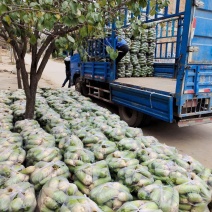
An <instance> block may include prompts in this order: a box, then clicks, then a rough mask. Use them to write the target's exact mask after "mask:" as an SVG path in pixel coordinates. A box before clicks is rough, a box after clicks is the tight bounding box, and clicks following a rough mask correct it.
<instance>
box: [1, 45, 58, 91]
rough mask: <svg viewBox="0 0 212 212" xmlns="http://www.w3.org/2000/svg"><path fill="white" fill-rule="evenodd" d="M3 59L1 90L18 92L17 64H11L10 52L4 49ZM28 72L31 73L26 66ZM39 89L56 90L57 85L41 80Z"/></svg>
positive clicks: (2, 51)
mask: <svg viewBox="0 0 212 212" xmlns="http://www.w3.org/2000/svg"><path fill="white" fill-rule="evenodd" d="M0 51H1V56H0V57H1V58H0V90H6V89H9V90H16V89H17V88H18V85H17V75H16V67H15V63H14V62H13V63H12V62H11V57H10V52H9V51H7V50H5V49H2V50H0ZM26 68H27V70H28V71H29V69H30V66H29V65H26ZM38 87H51V88H54V87H55V85H54V83H53V82H51V81H50V80H46V79H43V78H41V80H40V81H39V84H38Z"/></svg>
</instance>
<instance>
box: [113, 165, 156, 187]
mask: <svg viewBox="0 0 212 212" xmlns="http://www.w3.org/2000/svg"><path fill="white" fill-rule="evenodd" d="M117 179H118V180H119V182H120V183H122V184H124V185H126V186H127V187H128V188H129V189H130V190H131V191H138V190H139V189H140V188H142V187H143V186H146V185H150V184H152V183H154V179H153V176H152V174H151V173H150V172H149V171H148V168H147V167H146V166H142V165H135V166H128V167H126V168H123V169H120V170H119V171H118V174H117Z"/></svg>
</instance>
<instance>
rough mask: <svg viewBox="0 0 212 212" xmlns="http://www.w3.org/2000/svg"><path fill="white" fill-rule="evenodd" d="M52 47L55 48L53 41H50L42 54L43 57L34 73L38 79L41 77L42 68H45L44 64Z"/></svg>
mask: <svg viewBox="0 0 212 212" xmlns="http://www.w3.org/2000/svg"><path fill="white" fill-rule="evenodd" d="M54 48H55V42H54V41H52V42H51V44H50V45H49V46H48V49H47V50H46V52H45V55H44V57H43V59H42V61H41V64H40V66H39V68H38V70H37V74H36V75H37V79H38V81H39V80H40V78H41V75H42V73H43V70H44V68H45V66H46V64H47V62H48V59H49V57H50V55H51V54H52V52H53V50H54Z"/></svg>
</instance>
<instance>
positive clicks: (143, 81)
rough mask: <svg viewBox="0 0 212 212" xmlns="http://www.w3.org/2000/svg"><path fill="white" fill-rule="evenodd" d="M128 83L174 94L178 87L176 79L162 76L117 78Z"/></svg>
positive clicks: (118, 80)
mask: <svg viewBox="0 0 212 212" xmlns="http://www.w3.org/2000/svg"><path fill="white" fill-rule="evenodd" d="M115 82H119V83H122V84H126V85H135V86H139V87H141V88H149V89H154V90H159V91H165V92H169V93H172V94H174V93H175V89H176V79H169V78H161V77H130V78H119V79H117V80H115Z"/></svg>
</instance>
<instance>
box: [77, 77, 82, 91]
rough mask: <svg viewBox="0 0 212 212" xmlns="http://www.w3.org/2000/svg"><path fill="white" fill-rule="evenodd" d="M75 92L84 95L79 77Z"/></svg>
mask: <svg viewBox="0 0 212 212" xmlns="http://www.w3.org/2000/svg"><path fill="white" fill-rule="evenodd" d="M75 91H78V92H80V93H82V86H81V82H80V78H79V77H77V78H76V81H75Z"/></svg>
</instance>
